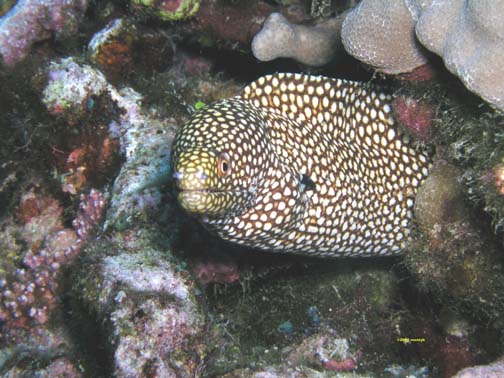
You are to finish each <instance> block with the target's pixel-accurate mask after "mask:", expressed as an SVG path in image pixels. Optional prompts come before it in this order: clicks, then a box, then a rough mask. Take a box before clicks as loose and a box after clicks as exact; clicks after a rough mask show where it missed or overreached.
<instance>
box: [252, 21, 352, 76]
mask: <svg viewBox="0 0 504 378" xmlns="http://www.w3.org/2000/svg"><path fill="white" fill-rule="evenodd" d="M341 23H342V18H341V17H336V18H333V19H330V20H327V21H323V22H321V23H319V24H317V25H315V26H304V25H296V24H292V23H290V22H289V21H288V20H287V19H286V18H285V17H284V16H282V15H281V14H280V13H272V14H271V15H270V16H269V17H268V19H267V20H266V21H265V22H264V26H263V28H262V30H261V31H260V32H259V33H257V35H256V36H255V37H254V39H253V41H252V52H253V54H254V56H255V57H256V58H257V59H259V60H261V61H265V62H267V61H270V60H273V59H276V58H293V59H295V60H297V61H298V62H300V63H303V64H306V65H308V66H323V65H325V64H327V63H329V62H330V61H331V60H332V59H333V58H334V57H335V56H336V54H337V52H338V51H339V50H340V47H341V42H340V29H341Z"/></svg>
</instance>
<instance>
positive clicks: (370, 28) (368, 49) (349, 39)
mask: <svg viewBox="0 0 504 378" xmlns="http://www.w3.org/2000/svg"><path fill="white" fill-rule="evenodd" d="M416 3H417V2H416V1H413V2H406V1H402V0H394V1H387V2H386V3H384V2H383V1H380V0H364V1H361V2H359V4H357V6H356V7H355V8H354V9H353V10H352V11H351V12H350V13H349V14H348V15H347V16H346V18H345V21H344V22H343V26H342V29H341V38H342V42H343V46H344V47H345V49H346V51H347V52H348V53H349V54H350V55H352V56H354V57H355V58H357V59H359V60H360V61H362V62H364V63H366V64H368V65H370V66H372V67H374V68H375V69H377V70H378V71H382V72H385V73H388V74H398V73H404V72H410V71H412V70H413V69H415V68H417V67H418V66H421V65H423V64H425V63H426V62H427V59H426V56H425V54H424V52H423V50H422V47H421V45H420V44H419V43H418V41H417V40H416V38H415V22H416V18H415V16H414V14H412V10H413V9H415V8H416V7H418V5H417V4H416Z"/></svg>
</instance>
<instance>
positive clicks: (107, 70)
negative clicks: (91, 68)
mask: <svg viewBox="0 0 504 378" xmlns="http://www.w3.org/2000/svg"><path fill="white" fill-rule="evenodd" d="M137 40H138V32H137V30H136V27H135V26H134V25H131V24H130V23H128V21H126V20H125V19H123V18H118V19H115V20H112V21H110V22H109V23H108V24H107V26H105V28H104V29H102V30H100V31H99V32H98V33H96V34H95V35H94V36H93V38H91V41H89V44H88V54H89V59H90V60H91V62H93V63H95V64H97V65H98V67H100V68H101V69H102V70H103V72H104V74H105V75H106V76H107V78H109V79H110V78H118V77H120V76H123V75H125V74H128V73H129V72H130V71H131V70H132V66H133V47H134V44H135V42H136V41H137Z"/></svg>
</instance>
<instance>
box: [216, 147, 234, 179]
mask: <svg viewBox="0 0 504 378" xmlns="http://www.w3.org/2000/svg"><path fill="white" fill-rule="evenodd" d="M217 171H218V173H219V176H220V177H224V176H227V175H228V174H229V173H230V172H231V163H230V161H229V155H228V154H226V153H225V152H223V153H222V154H221V156H220V157H219V162H218V163H217Z"/></svg>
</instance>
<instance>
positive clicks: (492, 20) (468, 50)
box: [416, 0, 504, 111]
mask: <svg viewBox="0 0 504 378" xmlns="http://www.w3.org/2000/svg"><path fill="white" fill-rule="evenodd" d="M502 17H504V1H502V0H477V1H476V0H455V1H434V2H432V4H430V6H428V7H426V9H425V10H423V11H422V12H421V14H420V17H419V19H418V22H417V24H416V35H417V37H418V39H419V40H420V42H421V43H422V44H423V45H424V46H425V47H427V48H428V49H429V50H431V51H433V52H435V53H436V54H438V55H440V56H441V57H442V58H443V61H444V63H445V66H446V67H447V68H448V70H450V71H451V72H452V73H454V74H455V75H457V76H458V77H459V78H460V80H462V82H463V83H464V85H465V86H466V87H467V88H468V89H469V90H471V91H473V92H475V93H477V94H478V95H479V96H481V97H482V98H483V99H484V100H485V101H487V102H489V103H490V104H493V105H494V106H496V107H497V108H498V109H500V110H501V111H504V84H503V83H502V81H501V80H499V79H497V78H501V77H503V75H504V68H503V67H504V26H503V23H502V22H501V20H502Z"/></svg>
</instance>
